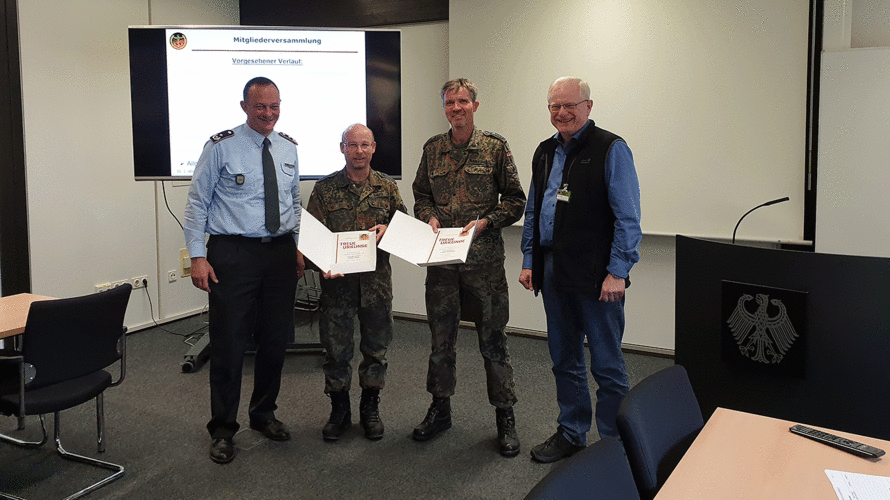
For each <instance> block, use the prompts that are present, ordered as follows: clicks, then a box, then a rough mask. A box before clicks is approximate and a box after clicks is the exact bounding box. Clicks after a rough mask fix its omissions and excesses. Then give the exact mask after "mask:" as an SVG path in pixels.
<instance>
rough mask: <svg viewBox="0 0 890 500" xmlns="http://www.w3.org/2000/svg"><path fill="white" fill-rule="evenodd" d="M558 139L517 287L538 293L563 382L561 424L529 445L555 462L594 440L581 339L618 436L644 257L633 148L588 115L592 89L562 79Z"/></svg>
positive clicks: (531, 218) (600, 420) (555, 118)
mask: <svg viewBox="0 0 890 500" xmlns="http://www.w3.org/2000/svg"><path fill="white" fill-rule="evenodd" d="M547 104H548V108H549V110H550V122H551V123H552V124H553V126H554V127H555V128H556V130H557V133H556V135H554V136H553V137H550V138H548V139H547V140H545V141H544V142H542V143H541V144H540V145H539V146H538V148H537V150H536V151H535V154H534V155H533V157H532V185H531V187H530V188H529V195H528V203H527V204H526V211H525V226H524V230H523V234H522V252H523V265H522V267H523V269H522V271H521V272H520V275H519V282H520V283H522V285H523V286H524V287H526V288H527V289H529V290H534V291H535V293H537V292H538V291H541V292H542V293H543V297H544V310H545V312H546V314H547V344H548V347H549V349H550V359H551V360H552V361H553V375H554V377H555V379H556V399H557V403H558V404H559V416H558V417H557V424H558V428H557V430H556V433H555V434H553V436H551V437H550V438H549V439H547V440H546V441H545V442H544V443H542V444H540V445H538V446H535V447H534V448H532V451H531V455H532V458H534V459H535V460H537V461H539V462H545V463H548V462H555V461H557V460H560V459H562V458H565V457H567V456H570V455H572V454H573V453H575V452H576V451H578V450H580V449H582V448H583V447H584V446H585V445H586V444H587V432H588V431H589V430H590V428H591V418H592V417H593V409H592V405H591V401H590V391H589V389H588V383H587V364H586V361H585V359H584V357H585V356H584V341H585V340H586V341H587V343H588V346H589V349H590V358H591V361H590V365H591V366H590V371H591V373H592V374H593V378H594V380H596V383H597V385H598V386H599V387H598V389H597V392H596V426H597V431H599V434H600V436H601V437H606V436H609V437H618V432H617V429H616V427H615V415H616V413H617V411H618V406H619V404H620V403H621V399H622V398H623V397H624V395H625V394H627V391H628V379H627V370H626V369H625V366H624V357H623V356H622V353H621V339H622V337H623V335H624V293H625V288H626V287H627V286H629V285H630V270H631V268H632V267H633V265H634V264H635V263H636V262H637V261H639V260H640V254H639V245H640V240H641V239H642V232H641V230H640V185H639V181H638V180H637V174H636V170H635V168H634V163H633V156H632V155H631V152H630V148H628V146H627V143H625V142H624V140H623V139H622V138H621V137H618V136H617V135H615V134H613V133H611V132H609V131H606V130H603V129H601V128H599V127H597V126H596V125H595V124H594V122H593V120H590V119H589V116H590V111H591V109H592V108H593V101H591V100H590V87H589V86H588V85H587V83H585V82H583V81H582V80H579V79H577V78H560V79H558V80H556V81H555V82H553V84H552V85H551V86H550V90H549V92H548V95H547Z"/></svg>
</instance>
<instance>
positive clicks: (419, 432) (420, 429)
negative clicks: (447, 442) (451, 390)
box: [414, 398, 451, 441]
mask: <svg viewBox="0 0 890 500" xmlns="http://www.w3.org/2000/svg"><path fill="white" fill-rule="evenodd" d="M450 428H451V401H450V400H449V399H448V398H433V404H432V405H430V409H429V410H428V411H427V412H426V418H424V419H423V422H421V423H420V425H418V426H417V427H415V428H414V440H415V441H428V440H430V439H432V438H434V437H435V436H436V434H438V433H440V432H442V431H444V430H445V429H450Z"/></svg>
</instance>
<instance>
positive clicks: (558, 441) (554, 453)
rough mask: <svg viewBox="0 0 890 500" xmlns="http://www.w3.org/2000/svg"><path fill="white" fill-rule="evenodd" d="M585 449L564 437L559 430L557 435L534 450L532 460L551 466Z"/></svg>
mask: <svg viewBox="0 0 890 500" xmlns="http://www.w3.org/2000/svg"><path fill="white" fill-rule="evenodd" d="M583 449H584V447H583V446H577V445H574V444H572V443H571V442H570V441H569V440H568V439H566V437H565V436H563V435H562V431H559V430H557V431H556V434H554V435H552V436H550V437H549V438H547V441H544V442H543V443H541V444H539V445H538V446H535V447H534V448H532V458H534V459H535V460H537V461H538V462H541V463H545V464H549V463H551V462H556V461H557V460H562V459H563V458H566V457H570V456H572V455H574V454H575V453H577V452H579V451H581V450H583Z"/></svg>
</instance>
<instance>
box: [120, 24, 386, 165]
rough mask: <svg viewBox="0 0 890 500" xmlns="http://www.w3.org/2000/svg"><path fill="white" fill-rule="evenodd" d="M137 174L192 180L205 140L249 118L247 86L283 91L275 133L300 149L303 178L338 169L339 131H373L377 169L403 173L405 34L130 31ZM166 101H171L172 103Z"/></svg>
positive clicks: (340, 161)
mask: <svg viewBox="0 0 890 500" xmlns="http://www.w3.org/2000/svg"><path fill="white" fill-rule="evenodd" d="M128 31H129V32H128V37H129V56H130V94H131V95H130V97H131V107H132V126H133V174H134V178H135V179H136V180H137V181H142V180H155V181H156V180H189V179H191V171H192V170H194V164H195V163H196V162H197V160H198V157H199V156H200V154H201V151H202V149H203V147H204V144H205V143H206V142H207V140H209V138H210V136H212V135H214V134H216V133H218V132H221V131H224V130H228V129H233V128H235V127H236V126H238V125H241V124H243V123H244V122H245V121H246V117H245V115H244V112H243V111H242V110H241V108H240V105H239V103H240V101H241V99H242V91H243V88H244V84H245V83H246V82H247V81H248V80H249V79H250V78H253V77H255V76H265V77H267V78H270V79H271V80H273V81H274V82H275V84H276V85H277V86H278V88H279V91H280V94H281V117H280V119H279V121H278V123H277V124H276V127H275V130H276V131H279V132H283V133H285V134H287V135H289V136H291V137H292V138H294V139H295V140H296V141H297V143H298V147H297V150H298V153H299V160H300V165H299V166H300V178H301V179H319V178H321V177H324V176H325V175H327V174H329V173H331V172H335V171H337V170H340V169H341V168H343V164H344V161H343V156H342V153H340V150H339V143H340V134H341V133H342V132H343V130H344V129H345V128H346V127H347V126H349V125H350V124H352V123H364V124H366V125H368V127H369V128H371V130H372V131H373V132H374V138H375V140H376V142H377V149H376V152H375V153H374V158H373V160H372V166H373V168H374V169H375V170H377V171H380V172H383V173H386V174H388V175H390V176H391V177H393V178H396V179H400V178H401V174H402V144H401V142H402V141H401V138H402V124H401V121H402V120H401V101H402V98H401V32H400V31H399V30H393V29H332V28H291V27H254V26H167V25H165V26H160V25H158V26H130V27H129V28H128ZM171 103H172V104H171Z"/></svg>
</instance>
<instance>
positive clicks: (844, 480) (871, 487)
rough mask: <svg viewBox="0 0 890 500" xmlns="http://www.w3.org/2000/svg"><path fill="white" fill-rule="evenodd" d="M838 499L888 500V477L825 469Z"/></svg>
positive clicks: (889, 486) (889, 489) (889, 482)
mask: <svg viewBox="0 0 890 500" xmlns="http://www.w3.org/2000/svg"><path fill="white" fill-rule="evenodd" d="M825 475H827V476H828V480H829V481H831V486H833V487H834V492H835V494H837V498H838V500H888V499H890V477H885V476H872V475H869V474H857V473H855V472H842V471H836V470H829V469H825Z"/></svg>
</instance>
